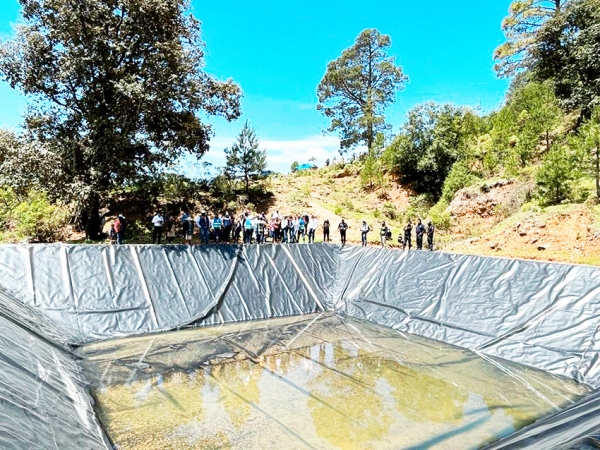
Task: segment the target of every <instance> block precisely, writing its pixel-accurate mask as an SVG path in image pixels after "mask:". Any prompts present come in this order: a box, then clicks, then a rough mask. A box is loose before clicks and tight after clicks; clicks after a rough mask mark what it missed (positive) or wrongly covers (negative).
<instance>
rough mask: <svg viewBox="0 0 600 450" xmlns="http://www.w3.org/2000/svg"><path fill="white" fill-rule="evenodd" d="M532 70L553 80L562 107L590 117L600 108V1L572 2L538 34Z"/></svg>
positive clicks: (539, 78)
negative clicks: (594, 110) (595, 109)
mask: <svg viewBox="0 0 600 450" xmlns="http://www.w3.org/2000/svg"><path fill="white" fill-rule="evenodd" d="M536 40H537V42H536V46H535V49H534V51H533V52H532V55H533V61H532V64H531V70H532V73H533V75H534V77H535V78H536V79H538V80H550V81H551V82H552V83H553V86H554V90H555V92H556V96H557V97H558V98H559V99H560V101H561V104H562V106H563V107H564V108H565V109H566V110H568V111H573V110H580V111H581V112H582V114H583V117H584V118H589V117H590V116H591V113H592V111H593V109H594V108H595V107H597V106H600V2H598V0H571V1H570V2H568V3H567V4H566V6H565V8H564V10H562V11H561V13H560V14H557V15H556V16H555V17H554V18H553V19H552V20H550V21H548V22H547V23H546V24H545V25H544V26H543V27H542V28H541V29H540V30H539V31H538V33H537V34H536Z"/></svg>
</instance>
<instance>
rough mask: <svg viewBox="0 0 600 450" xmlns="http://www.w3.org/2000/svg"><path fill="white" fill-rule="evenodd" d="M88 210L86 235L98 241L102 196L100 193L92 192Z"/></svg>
mask: <svg viewBox="0 0 600 450" xmlns="http://www.w3.org/2000/svg"><path fill="white" fill-rule="evenodd" d="M86 212H87V221H86V229H85V235H86V237H87V238H88V239H90V240H92V241H98V240H100V196H99V195H98V194H92V196H91V197H90V199H89V204H88V207H87V208H86Z"/></svg>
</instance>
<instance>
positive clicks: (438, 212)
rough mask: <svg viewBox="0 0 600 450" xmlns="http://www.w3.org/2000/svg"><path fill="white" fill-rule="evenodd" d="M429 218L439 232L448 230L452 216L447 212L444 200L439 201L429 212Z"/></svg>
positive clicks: (446, 204)
mask: <svg viewBox="0 0 600 450" xmlns="http://www.w3.org/2000/svg"><path fill="white" fill-rule="evenodd" d="M429 218H430V219H431V221H432V222H433V225H434V226H435V227H436V228H437V229H439V230H448V229H449V228H450V227H451V226H452V216H451V215H450V212H449V211H448V203H447V202H446V201H444V200H440V201H439V202H437V203H436V204H435V205H434V206H433V207H432V208H431V209H430V210H429Z"/></svg>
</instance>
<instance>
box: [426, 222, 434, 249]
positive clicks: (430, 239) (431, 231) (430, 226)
mask: <svg viewBox="0 0 600 450" xmlns="http://www.w3.org/2000/svg"><path fill="white" fill-rule="evenodd" d="M434 233H435V228H434V226H433V224H432V223H431V221H430V222H429V223H428V224H427V248H428V249H429V251H430V252H432V251H433V234H434Z"/></svg>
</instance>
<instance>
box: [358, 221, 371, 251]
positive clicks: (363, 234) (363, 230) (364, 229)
mask: <svg viewBox="0 0 600 450" xmlns="http://www.w3.org/2000/svg"><path fill="white" fill-rule="evenodd" d="M369 231H371V227H370V226H369V224H368V223H367V221H366V220H363V221H362V225H361V226H360V242H361V245H362V246H363V247H366V246H367V241H368V239H367V234H368V233H369Z"/></svg>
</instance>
